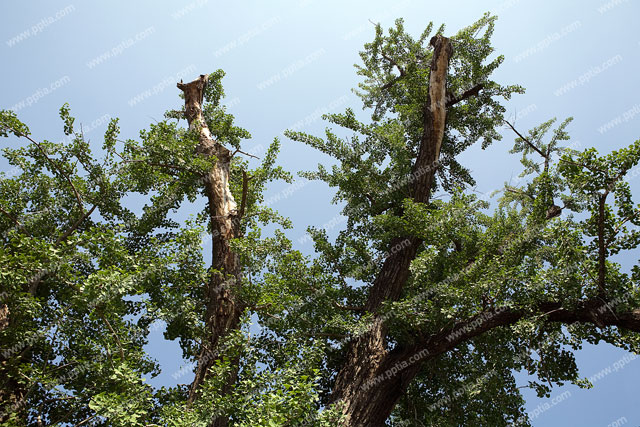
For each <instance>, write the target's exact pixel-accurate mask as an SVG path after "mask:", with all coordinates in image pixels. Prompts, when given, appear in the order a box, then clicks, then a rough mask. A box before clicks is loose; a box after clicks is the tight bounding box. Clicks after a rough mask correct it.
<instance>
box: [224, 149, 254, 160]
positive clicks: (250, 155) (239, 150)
mask: <svg viewBox="0 0 640 427" xmlns="http://www.w3.org/2000/svg"><path fill="white" fill-rule="evenodd" d="M236 153H240V154H244V155H245V156H249V157H253V158H254V159H259V158H260V157H258V156H254V155H253V154H249V153H247V152H244V151H242V150H241V149H239V148H236V151H234V152H233V154H231V157H233V156H235V155H236Z"/></svg>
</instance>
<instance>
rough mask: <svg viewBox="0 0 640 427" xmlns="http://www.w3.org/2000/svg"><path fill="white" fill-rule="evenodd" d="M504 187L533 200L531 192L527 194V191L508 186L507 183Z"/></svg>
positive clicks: (510, 191)
mask: <svg viewBox="0 0 640 427" xmlns="http://www.w3.org/2000/svg"><path fill="white" fill-rule="evenodd" d="M504 189H505V190H507V191H508V192H509V193H515V194H522V195H523V196H527V197H528V198H530V199H531V200H535V198H534V197H533V196H532V195H531V194H529V193H527V192H525V191H522V190H520V189H517V188H513V187H509V186H508V185H507V186H505V188H504Z"/></svg>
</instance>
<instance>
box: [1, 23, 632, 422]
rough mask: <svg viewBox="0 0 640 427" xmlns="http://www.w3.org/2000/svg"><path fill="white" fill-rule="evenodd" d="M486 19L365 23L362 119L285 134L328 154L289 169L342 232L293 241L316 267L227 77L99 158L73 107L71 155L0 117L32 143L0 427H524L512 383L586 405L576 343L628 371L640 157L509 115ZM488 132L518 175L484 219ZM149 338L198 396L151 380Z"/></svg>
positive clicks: (12, 233) (207, 79) (20, 152)
mask: <svg viewBox="0 0 640 427" xmlns="http://www.w3.org/2000/svg"><path fill="white" fill-rule="evenodd" d="M494 25H495V17H494V16H491V15H488V14H487V15H485V16H483V17H482V18H481V19H480V20H478V21H477V22H476V23H474V24H472V25H471V26H469V27H466V28H464V29H462V30H461V31H459V32H458V33H457V34H455V35H453V36H451V37H446V36H445V34H446V30H445V27H444V26H441V27H439V28H437V29H435V31H434V27H433V24H429V25H428V27H427V28H426V29H425V30H424V32H423V33H422V34H420V35H419V37H417V38H416V37H413V36H411V35H410V34H408V33H407V32H406V31H405V29H404V25H403V21H402V20H401V19H398V20H397V21H396V23H395V26H394V27H392V28H389V29H388V30H387V31H386V32H385V31H384V30H383V28H382V27H381V26H380V25H377V26H376V27H375V37H374V39H373V41H372V42H370V43H367V44H366V45H365V46H364V50H363V51H362V52H361V53H360V56H361V60H362V61H361V64H359V65H357V66H356V69H357V73H358V75H360V76H362V78H363V80H362V82H361V84H360V85H359V88H358V89H357V90H356V93H357V94H358V95H359V97H360V98H361V100H362V106H363V108H364V109H366V110H368V111H370V112H371V116H370V119H368V120H367V121H362V120H359V119H358V118H357V117H356V114H355V112H354V111H353V110H351V109H347V110H346V111H344V112H343V113H336V114H327V115H325V116H324V118H325V120H326V121H327V122H328V126H329V127H328V128H327V130H326V132H325V134H324V135H322V136H316V135H310V134H307V133H303V132H297V131H287V132H286V137H288V138H290V139H291V140H293V141H296V142H299V143H302V144H306V145H308V146H310V147H312V148H314V149H317V150H319V151H321V152H322V153H325V154H327V155H329V156H330V157H331V158H332V163H331V164H319V165H318V169H317V170H315V171H307V172H304V173H302V174H301V176H302V177H304V178H307V179H313V180H320V181H323V182H325V183H326V184H327V185H328V186H329V187H331V188H334V189H335V198H334V202H335V203H337V204H339V205H340V206H341V208H342V213H343V215H344V216H345V217H346V218H347V220H346V222H345V224H344V228H343V229H342V230H340V231H339V233H338V234H337V237H335V238H330V237H329V234H328V232H327V230H324V229H321V228H310V229H309V230H308V232H309V234H310V236H311V238H312V239H313V242H314V248H315V254H314V255H313V256H306V255H304V254H303V253H302V252H301V251H300V250H299V249H297V248H296V247H295V244H294V243H293V242H292V241H291V240H290V239H289V238H288V237H287V230H288V229H290V228H291V227H292V224H291V222H290V221H289V220H288V219H287V218H286V217H285V216H282V215H281V214H280V213H278V212H277V211H275V210H274V209H272V208H271V207H270V206H269V203H265V199H264V192H265V189H266V188H267V186H268V185H269V184H270V183H271V182H274V181H285V182H289V183H291V182H293V180H294V177H293V176H292V174H290V173H289V172H287V171H286V167H283V166H280V165H277V154H278V151H279V147H280V142H279V141H278V139H274V141H273V143H272V144H271V145H270V147H269V149H268V150H267V151H266V153H265V154H264V155H263V156H261V157H262V158H261V159H259V162H258V166H257V167H255V168H252V167H251V166H250V165H251V163H250V162H249V161H248V158H249V157H251V156H252V155H251V154H249V153H245V152H244V151H243V141H244V140H247V139H249V138H250V137H251V135H250V133H249V132H248V131H247V130H245V129H244V128H241V127H239V126H237V125H236V124H235V118H234V117H233V116H232V115H231V114H229V113H228V112H227V110H226V108H225V107H224V103H223V99H224V90H223V87H222V79H223V77H224V72H223V71H221V70H218V71H215V72H213V73H211V74H208V75H201V76H200V77H199V78H198V79H196V80H194V81H193V82H190V83H182V82H181V83H178V88H179V89H180V91H181V92H182V93H181V97H182V98H183V100H184V106H180V107H178V108H175V109H170V110H168V111H167V113H166V114H165V118H164V119H163V120H162V121H160V122H157V123H155V124H152V125H150V126H149V127H148V129H145V130H142V131H141V132H140V135H139V138H137V139H126V140H123V139H120V135H119V133H120V132H119V128H118V120H117V119H114V120H112V121H111V123H110V124H109V126H108V129H107V131H106V133H105V135H104V142H103V144H102V147H101V149H100V150H97V153H96V154H94V153H93V152H92V150H91V148H90V145H89V143H88V142H87V141H86V140H85V137H84V135H83V133H82V131H81V129H80V130H79V129H77V128H76V127H75V126H74V122H75V119H74V117H73V116H72V115H71V111H70V107H69V106H68V105H66V104H65V105H64V106H62V108H61V109H60V117H61V120H62V122H63V128H64V133H65V135H67V136H69V137H70V138H69V141H68V142H65V143H54V142H50V141H47V140H39V139H38V138H37V137H36V136H35V135H32V134H31V132H30V130H29V128H28V126H27V125H26V124H24V123H22V122H21V121H20V119H19V118H18V117H17V116H16V114H15V113H14V112H12V111H5V110H3V111H0V136H3V137H8V138H12V139H13V140H15V139H19V140H20V141H21V142H22V143H21V144H15V146H13V147H6V146H5V147H4V148H3V155H4V157H5V158H6V159H7V160H8V162H9V164H10V165H11V166H12V168H13V169H12V170H11V171H9V172H8V173H4V172H3V173H2V175H1V177H0V239H1V240H2V243H3V245H2V248H1V249H0V283H1V290H0V297H1V299H0V343H1V347H2V352H1V353H0V402H2V403H0V421H1V422H2V423H3V425H7V426H24V425H59V426H62V425H95V426H99V425H109V426H153V425H170V426H194V425H202V426H209V425H211V426H296V425H303V426H312V425H313V426H332V425H345V426H362V425H367V426H369V425H371V426H377V425H380V426H382V425H416V426H420V425H425V426H427V425H434V426H436V425H437V426H448V425H451V426H455V425H491V426H500V425H511V424H517V425H529V420H528V418H527V414H526V411H525V410H524V399H523V397H522V394H521V392H520V389H519V388H518V385H517V384H516V380H515V377H514V375H515V372H526V373H528V374H530V375H532V376H533V377H534V378H536V379H535V380H532V381H531V383H530V384H529V386H530V387H532V388H534V389H535V390H536V392H537V393H538V395H539V396H545V395H547V396H548V395H549V393H550V391H551V389H552V387H553V386H554V385H562V384H564V383H574V384H576V385H578V386H580V387H590V384H589V382H588V381H587V380H585V379H583V378H582V377H581V376H580V373H579V369H578V366H577V364H576V360H575V355H574V354H575V351H576V350H578V349H580V348H581V346H582V345H583V343H584V342H589V343H599V342H607V343H610V344H613V345H615V346H617V347H620V348H623V349H626V350H628V351H630V352H634V353H640V339H639V338H640V335H639V334H638V332H640V293H639V290H638V284H639V282H640V267H639V265H637V264H636V265H634V266H632V267H631V268H628V267H627V266H623V265H621V264H620V263H619V262H617V261H616V257H617V256H618V255H620V254H621V253H623V252H629V251H633V250H636V248H637V247H638V245H639V244H640V229H639V228H638V226H640V215H639V213H640V205H638V204H637V202H634V200H633V197H632V196H633V195H632V194H631V190H630V187H629V183H628V180H627V174H628V172H629V171H630V170H632V169H633V168H634V167H636V166H637V165H638V163H639V162H640V140H638V141H635V142H633V143H631V144H630V145H629V146H628V147H627V148H624V149H620V150H617V151H613V152H611V153H608V154H604V155H603V154H599V153H598V152H597V151H596V150H595V149H592V148H589V149H585V150H582V151H578V150H575V149H572V148H570V144H569V142H568V141H569V140H570V131H569V125H570V123H571V118H565V119H562V121H560V122H558V121H557V120H556V119H555V118H551V119H549V120H548V121H546V122H544V123H542V124H540V125H539V126H536V127H535V128H533V129H531V130H528V131H524V130H521V129H518V128H517V127H516V125H515V124H514V123H510V122H509V121H507V120H506V119H505V111H506V110H505V107H504V102H505V101H506V100H508V99H510V97H511V96H512V95H513V94H518V93H522V92H523V91H524V89H523V88H522V87H520V86H518V85H514V84H502V83H498V82H496V81H494V80H492V79H493V77H492V75H493V73H494V71H495V70H496V69H497V68H498V67H499V66H500V64H501V63H502V61H503V57H502V56H499V55H498V56H496V55H494V50H493V48H492V46H491V36H492V33H493V30H494ZM185 121H186V123H187V126H183V125H184V122H185ZM504 125H506V126H507V127H509V128H510V129H511V130H512V131H513V132H514V137H515V140H514V143H513V148H512V150H511V152H512V153H513V154H514V155H516V156H518V157H519V159H520V162H521V164H522V174H521V176H520V178H519V179H518V180H517V182H515V183H513V182H512V183H506V184H505V186H504V189H503V191H502V192H501V194H500V195H499V197H498V199H497V202H496V203H494V204H490V203H488V202H486V201H484V200H480V199H478V197H477V196H476V195H475V194H474V193H473V191H471V190H470V187H471V186H473V185H474V183H475V179H474V177H473V176H472V173H471V171H469V170H467V169H466V168H465V167H464V166H463V165H462V164H461V163H460V162H459V161H458V160H457V157H458V156H459V155H460V154H461V153H462V152H463V151H464V150H465V149H467V148H468V147H470V146H471V145H473V144H476V143H480V144H481V145H482V147H483V148H485V147H487V146H489V145H490V144H491V143H492V142H494V141H496V140H499V139H501V134H500V133H499V132H498V130H499V128H500V127H502V126H504ZM94 151H96V150H94ZM514 159H515V158H514ZM487 161H491V160H490V159H487ZM285 166H286V165H285ZM436 194H438V196H439V197H437V198H436V197H434V196H435V195H436ZM188 203H190V204H197V205H198V206H200V208H201V209H200V211H199V213H198V214H197V215H194V216H192V217H190V218H188V219H185V218H176V215H175V212H176V211H177V210H178V209H179V208H180V207H181V206H184V205H186V204H188ZM140 206H142V209H137V207H140ZM265 228H269V229H273V230H274V231H273V232H265ZM209 252H210V253H211V259H207V258H206V257H205V255H208V254H209ZM165 324H166V328H165V330H164V337H165V339H167V340H178V341H179V343H180V347H181V349H182V356H183V357H184V358H185V359H186V360H188V361H190V362H192V364H191V367H192V368H193V371H194V373H195V378H194V380H193V383H192V384H178V385H175V386H167V387H162V388H160V389H155V388H153V387H151V386H149V385H148V384H146V383H145V378H148V377H150V376H154V375H157V374H158V373H159V370H160V366H159V365H158V363H157V362H156V361H155V360H153V358H152V357H150V355H149V354H147V352H146V351H145V349H144V346H145V345H146V344H147V343H148V338H149V334H150V332H151V331H152V330H153V329H154V328H158V327H159V326H160V325H165Z"/></svg>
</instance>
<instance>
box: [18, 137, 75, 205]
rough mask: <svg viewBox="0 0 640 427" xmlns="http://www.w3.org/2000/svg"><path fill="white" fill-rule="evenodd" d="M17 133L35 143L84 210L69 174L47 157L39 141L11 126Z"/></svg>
mask: <svg viewBox="0 0 640 427" xmlns="http://www.w3.org/2000/svg"><path fill="white" fill-rule="evenodd" d="M11 129H12V130H13V131H14V132H15V133H16V134H17V135H20V136H22V137H23V138H26V139H28V140H29V141H31V142H32V143H33V144H35V146H36V147H37V148H38V150H39V151H40V153H42V155H43V156H44V157H45V159H47V161H48V162H49V163H50V164H51V166H53V167H54V169H56V170H57V171H58V173H59V174H60V175H62V177H63V178H64V179H65V180H66V181H67V183H69V185H70V186H71V189H72V190H73V193H74V195H75V197H76V201H77V202H78V206H79V207H80V211H81V212H84V204H83V203H82V198H81V197H80V193H78V190H77V189H76V187H75V185H73V182H71V178H69V175H67V174H66V173H64V171H63V170H62V168H61V167H60V165H58V164H57V163H56V162H54V161H53V159H52V158H50V157H49V155H48V154H47V152H46V151H45V149H44V148H42V146H41V145H40V143H39V142H37V141H36V140H34V139H33V138H31V137H30V136H29V135H25V134H22V133H20V132H18V131H16V130H15V129H13V128H11Z"/></svg>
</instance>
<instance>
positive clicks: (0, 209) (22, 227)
mask: <svg viewBox="0 0 640 427" xmlns="http://www.w3.org/2000/svg"><path fill="white" fill-rule="evenodd" d="M0 212H2V213H3V214H4V215H5V216H6V217H7V218H9V219H10V220H11V221H13V223H14V224H15V225H16V227H18V228H20V229H22V230H24V231H25V233H27V234H28V235H29V236H31V233H29V231H27V229H26V228H24V225H22V224H21V223H20V221H18V219H17V218H16V217H14V216H13V215H11V214H10V213H9V212H7V211H6V210H4V208H3V207H2V206H0Z"/></svg>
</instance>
